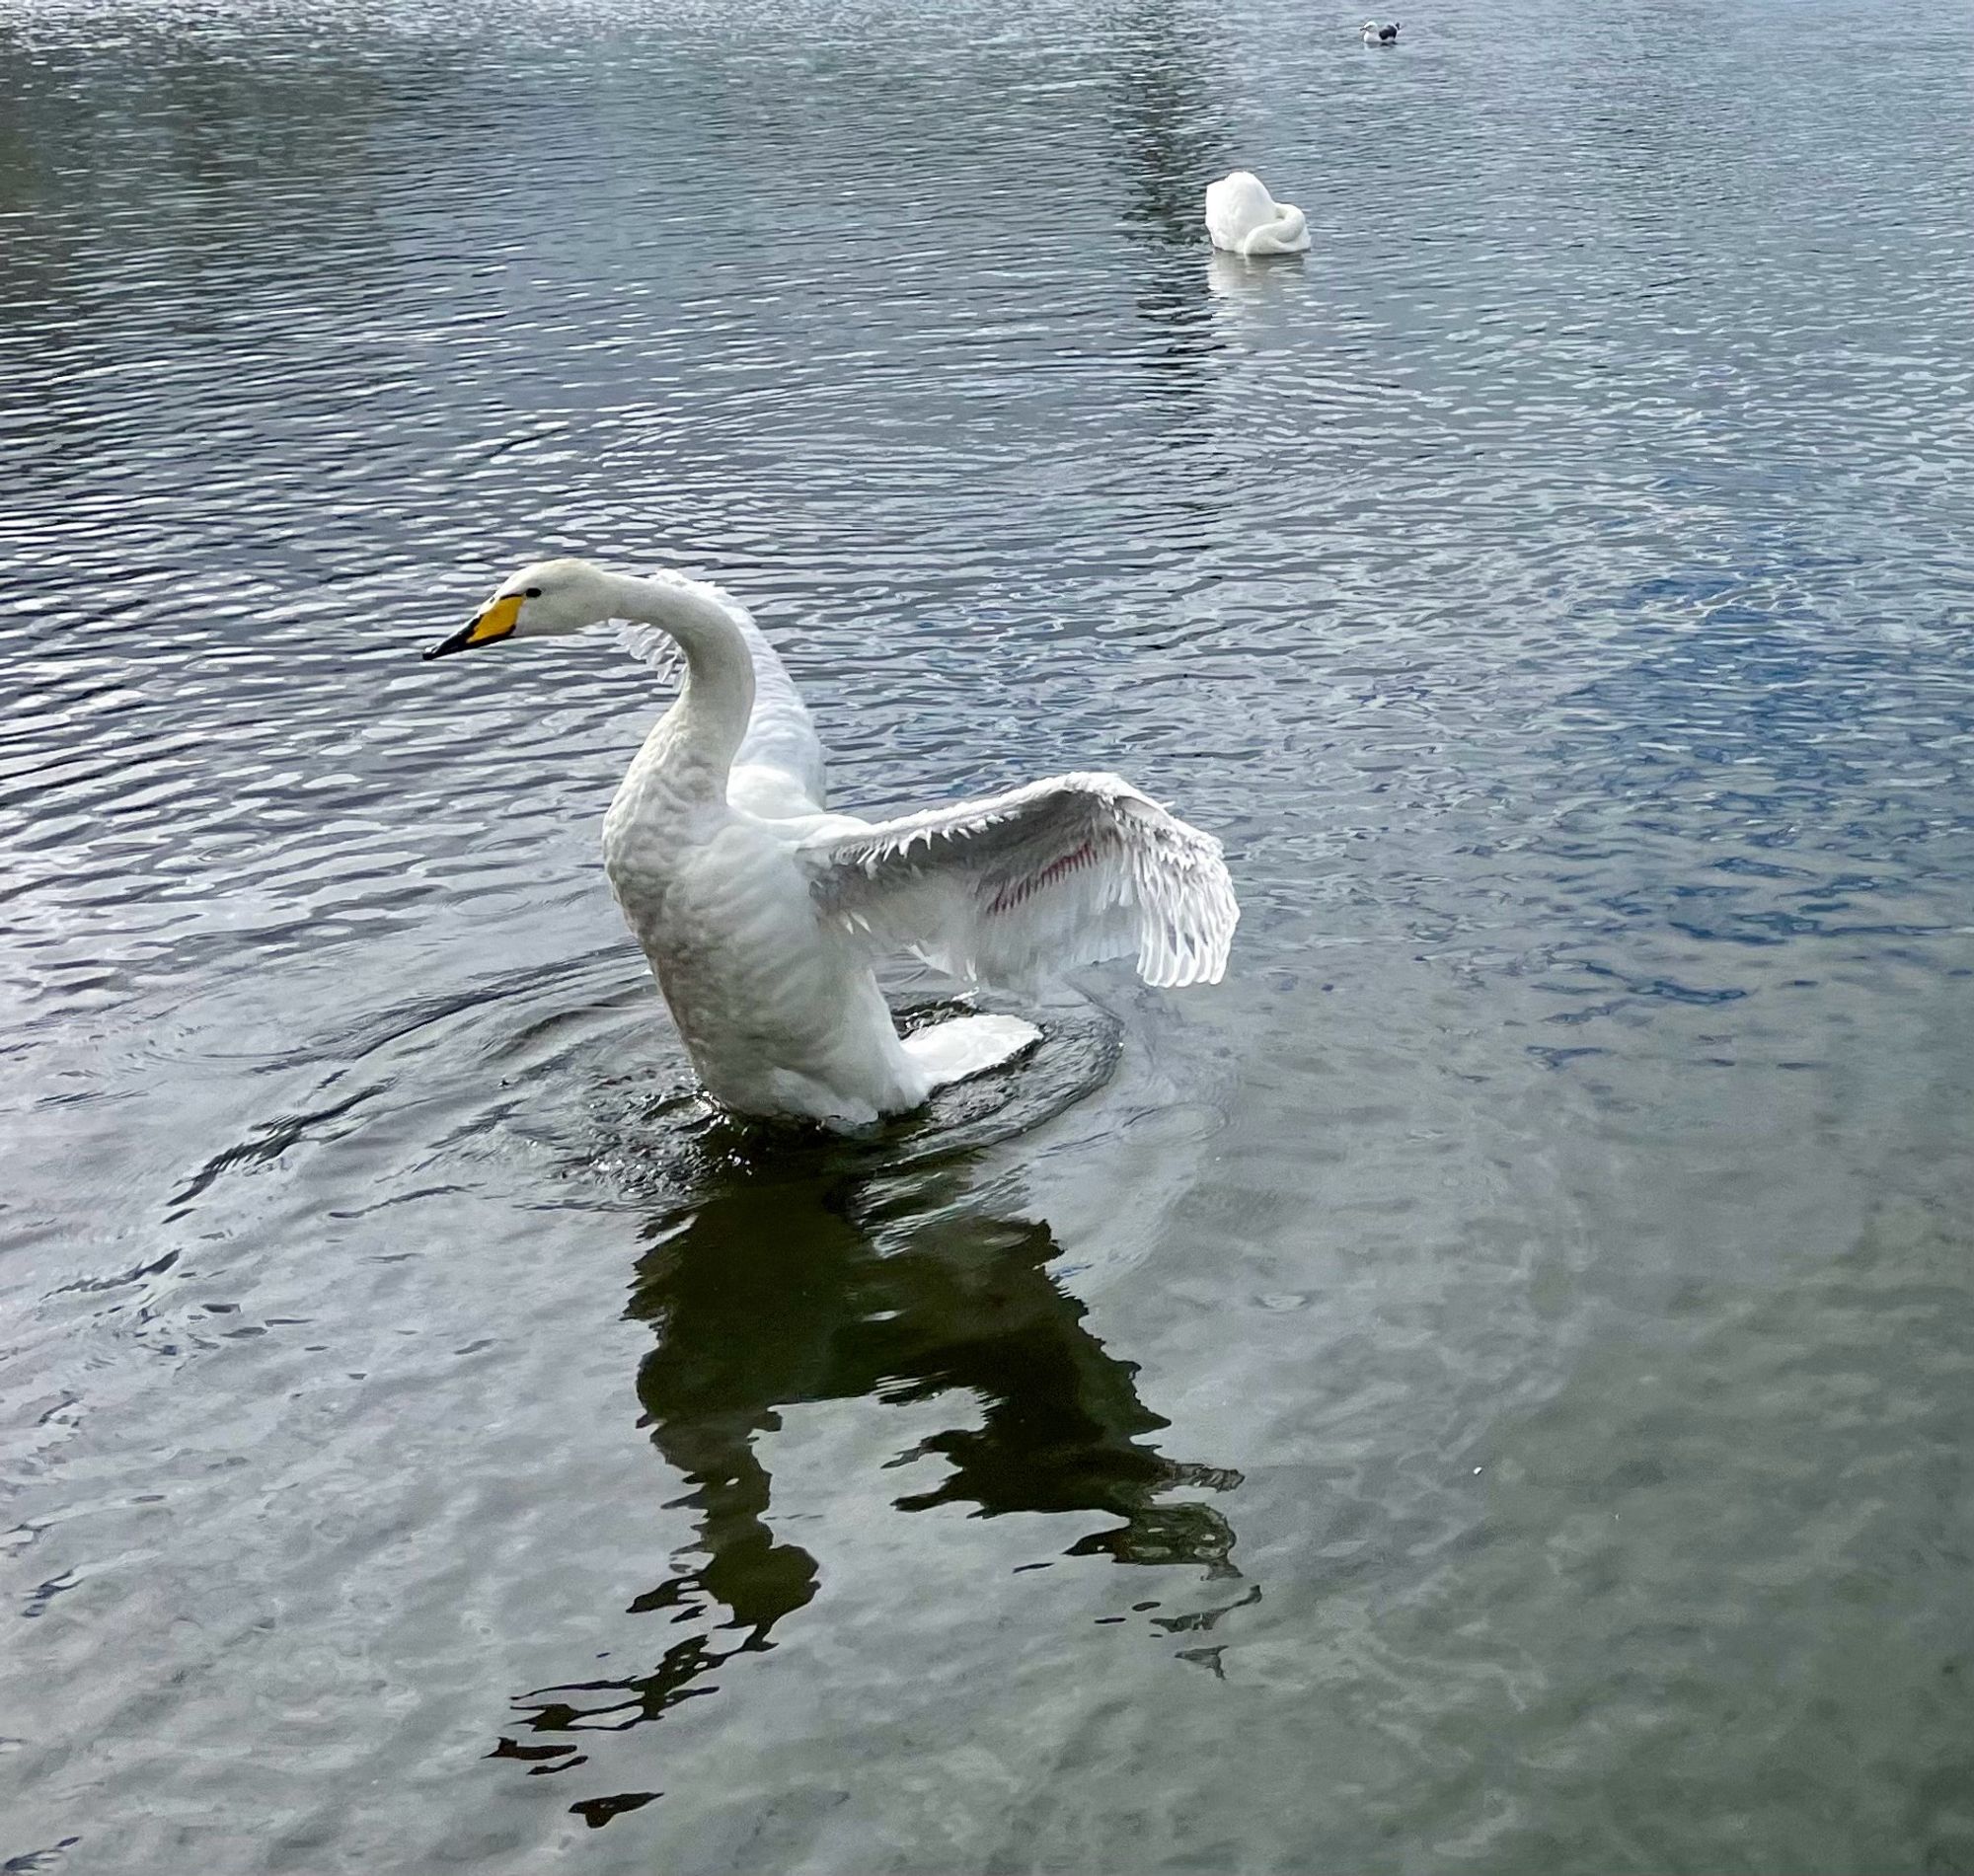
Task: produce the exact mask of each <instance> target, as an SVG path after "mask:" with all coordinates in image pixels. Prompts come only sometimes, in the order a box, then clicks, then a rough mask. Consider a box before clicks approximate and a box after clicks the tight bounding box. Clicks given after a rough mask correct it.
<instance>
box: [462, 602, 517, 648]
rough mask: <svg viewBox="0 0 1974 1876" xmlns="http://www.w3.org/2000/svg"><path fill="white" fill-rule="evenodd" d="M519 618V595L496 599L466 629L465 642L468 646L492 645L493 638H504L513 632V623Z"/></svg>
mask: <svg viewBox="0 0 1974 1876" xmlns="http://www.w3.org/2000/svg"><path fill="white" fill-rule="evenodd" d="M520 616H521V595H520V594H519V593H509V594H507V596H506V597H505V598H504V599H496V600H495V601H494V602H493V605H491V606H489V607H488V608H487V610H486V611H485V612H484V613H482V614H481V615H480V617H479V618H478V619H476V620H475V621H474V622H473V623H472V625H470V626H468V627H467V629H466V642H467V643H468V644H470V645H472V644H492V643H493V640H494V639H495V638H506V637H507V635H508V634H509V633H510V632H512V631H513V630H514V622H515V621H516V620H518V619H519V618H520Z"/></svg>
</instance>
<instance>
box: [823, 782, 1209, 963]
mask: <svg viewBox="0 0 1974 1876" xmlns="http://www.w3.org/2000/svg"><path fill="white" fill-rule="evenodd" d="M795 852H796V860H797V864H799V865H800V866H801V867H802V868H803V870H804V871H805V872H806V873H807V875H808V879H809V890H810V892H811V893H812V894H813V896H814V898H815V901H816V904H817V906H818V907H819V909H820V910H821V912H822V915H823V917H824V918H825V919H827V920H829V921H831V922H832V923H834V924H835V925H836V926H837V928H838V929H839V930H841V931H842V932H844V933H846V934H848V935H850V936H852V937H855V938H860V939H862V940H863V941H865V942H867V943H868V944H869V945H870V947H871V948H872V949H873V951H884V950H894V949H907V950H914V951H917V952H918V953H919V954H920V955H921V956H923V957H926V958H927V959H929V960H930V961H931V962H933V963H935V964H938V965H939V966H940V967H941V968H943V969H945V970H948V971H950V972H952V973H953V974H954V975H955V976H960V977H969V978H974V979H978V980H983V981H986V982H989V983H994V982H1010V981H1014V982H1020V981H1023V980H1025V979H1027V978H1030V977H1032V976H1034V975H1036V974H1037V973H1039V972H1040V971H1042V970H1044V969H1047V968H1050V967H1055V968H1063V967H1067V966H1070V965H1074V964H1088V963H1095V962H1097V961H1099V960H1100V959H1102V958H1107V957H1134V958H1135V959H1136V960H1137V965H1138V973H1139V975H1140V976H1141V977H1143V978H1144V980H1145V981H1146V982H1147V983H1148V984H1159V985H1179V984H1197V983H1217V982H1219V980H1220V977H1221V975H1222V973H1223V972H1224V971H1225V970H1226V968H1227V949H1228V946H1229V944H1230V943H1231V942H1232V940H1233V937H1234V924H1235V921H1236V920H1237V919H1238V918H1239V917H1240V916H1241V915H1240V908H1239V907H1238V906H1237V905H1236V904H1235V902H1234V887H1233V882H1232V881H1231V880H1230V879H1229V878H1228V876H1227V866H1226V863H1225V862H1224V861H1222V859H1221V857H1220V843H1219V842H1218V841H1216V840H1215V839H1214V838H1213V837H1212V836H1211V835H1210V834H1202V833H1201V832H1200V831H1199V830H1198V829H1197V828H1196V827H1188V826H1187V825H1186V824H1185V822H1183V821H1181V820H1178V819H1177V818H1175V817H1174V816H1173V815H1170V814H1168V813H1167V812H1166V811H1165V809H1164V808H1162V807H1160V806H1159V805H1158V804H1157V802H1155V801H1153V800H1151V799H1149V798H1148V797H1147V796H1145V795H1143V794H1141V793H1139V791H1138V790H1137V789H1136V788H1132V786H1131V785H1130V784H1129V783H1128V782H1126V781H1124V780H1122V778H1120V777H1118V776H1114V775H1065V776H1055V777H1052V778H1051V779H1050V780H1048V781H1046V782H1033V783H1030V784H1029V785H1028V786H1027V787H1026V788H1014V789H1011V790H1010V791H1009V792H1008V793H1006V794H996V795H991V796H989V797H987V798H986V799H984V800H978V801H960V802H956V803H954V804H952V805H951V806H949V807H941V808H934V809H932V810H930V811H929V812H927V813H924V814H908V815H905V816H902V817H901V818H899V819H897V820H893V821H879V822H876V823H874V824H873V825H871V826H869V827H859V828H855V829H850V830H835V831H829V832H824V833H818V834H814V835H811V836H810V837H809V838H808V839H806V840H804V841H802V842H801V843H800V844H799V845H798V846H797V848H796V850H795Z"/></svg>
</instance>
